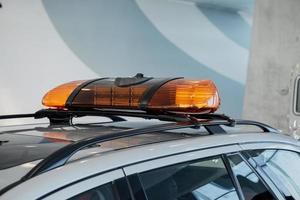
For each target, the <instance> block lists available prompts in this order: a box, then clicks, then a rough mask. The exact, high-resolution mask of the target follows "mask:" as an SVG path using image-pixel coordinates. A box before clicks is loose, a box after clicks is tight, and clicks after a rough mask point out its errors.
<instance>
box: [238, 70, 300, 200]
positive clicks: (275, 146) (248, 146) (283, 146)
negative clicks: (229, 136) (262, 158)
mask: <svg viewBox="0 0 300 200" xmlns="http://www.w3.org/2000/svg"><path fill="white" fill-rule="evenodd" d="M299 77H300V76H299ZM240 146H241V148H242V149H243V150H242V151H241V154H242V156H243V157H245V156H244V155H243V154H245V151H251V150H259V149H264V150H284V151H292V152H296V153H299V154H300V147H299V146H297V145H295V144H288V143H281V142H277V143H276V142H260V143H257V142H256V143H244V144H240ZM251 159H252V158H251ZM245 160H246V162H247V163H248V164H249V165H250V167H252V165H251V163H249V161H247V159H245ZM253 162H255V161H254V160H253ZM254 170H255V171H256V172H257V173H258V174H259V175H260V177H261V178H262V179H263V180H264V182H266V185H268V186H269V187H270V189H271V191H273V193H274V194H275V195H276V197H277V198H279V197H280V198H279V199H282V200H285V197H284V194H282V192H281V191H280V190H279V189H278V188H277V186H276V185H275V184H274V182H273V181H272V179H271V178H270V177H269V176H268V175H267V174H266V173H265V172H264V171H263V170H262V169H260V167H258V168H257V169H254Z"/></svg>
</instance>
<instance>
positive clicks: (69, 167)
mask: <svg viewBox="0 0 300 200" xmlns="http://www.w3.org/2000/svg"><path fill="white" fill-rule="evenodd" d="M246 143H247V144H251V143H266V144H267V143H269V144H275V146H276V144H279V143H281V144H290V145H296V146H298V147H299V142H298V141H296V140H294V139H293V138H291V137H289V136H286V135H282V134H268V133H247V134H239V133H234V134H226V135H222V134H221V135H213V136H201V137H195V138H186V139H181V140H173V141H166V142H161V143H153V144H147V145H141V146H135V147H132V148H126V149H121V150H117V151H107V152H104V153H98V154H95V155H93V156H89V157H86V156H83V157H82V155H77V156H75V158H73V159H72V160H71V161H70V162H68V163H67V164H66V165H64V166H62V167H59V168H56V169H55V170H50V171H48V172H45V173H42V174H40V175H39V176H36V177H33V178H31V179H29V180H27V181H26V182H24V183H22V184H21V187H19V186H17V187H15V188H13V189H12V191H11V192H12V193H15V192H20V191H21V190H24V188H25V189H26V188H28V189H29V188H31V187H32V186H33V185H39V191H38V192H37V193H40V194H45V193H46V192H49V191H52V190H57V189H58V188H60V187H63V186H64V185H67V184H71V183H73V182H77V181H79V180H83V179H85V178H86V177H91V176H93V175H95V174H101V172H105V171H110V170H112V169H117V168H120V167H124V166H129V165H131V164H134V163H141V162H143V161H149V160H152V159H158V158H163V157H166V156H170V155H178V154H181V153H188V152H193V151H197V150H206V149H208V148H214V147H216V148H221V147H224V146H229V145H240V144H246ZM93 150H94V148H92V149H89V150H86V152H83V154H88V153H89V152H90V151H93ZM128 155H130V156H128ZM79 171H80V173H78V172H79ZM58 177H59V178H58ZM45 180H47V181H45ZM28 198H29V196H28Z"/></svg>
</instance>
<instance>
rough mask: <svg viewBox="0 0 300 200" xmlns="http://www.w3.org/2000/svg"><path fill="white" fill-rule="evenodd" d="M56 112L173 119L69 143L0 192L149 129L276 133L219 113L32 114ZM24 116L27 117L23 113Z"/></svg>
mask: <svg viewBox="0 0 300 200" xmlns="http://www.w3.org/2000/svg"><path fill="white" fill-rule="evenodd" d="M52 114H53V115H54V116H56V117H57V116H58V115H57V114H59V115H60V114H62V115H63V116H69V117H75V116H85V115H95V116H107V117H117V116H118V115H120V116H135V117H142V118H146V119H160V120H167V121H175V122H170V123H166V124H159V125H154V126H149V127H145V128H139V129H130V130H125V131H121V132H116V133H111V134H107V135H101V136H96V137H91V138H87V139H84V140H80V141H77V142H74V143H72V144H69V145H67V146H65V147H63V148H61V149H59V150H57V151H56V152H54V153H52V154H51V155H50V156H48V157H47V158H45V159H44V160H43V161H41V162H40V163H38V164H37V165H36V166H35V167H34V168H33V169H32V170H30V171H29V172H28V173H27V174H26V175H25V176H24V177H23V178H22V179H20V180H19V181H17V182H15V183H13V184H11V185H8V186H7V187H5V188H3V189H2V190H1V191H0V195H1V194H3V193H5V192H6V191H8V190H9V189H11V188H13V187H14V186H16V185H18V184H20V183H22V182H24V181H26V180H28V179H30V178H32V177H35V176H37V175H39V174H41V173H44V172H46V171H49V170H52V169H55V168H57V167H60V166H63V165H65V164H66V163H67V161H68V160H69V159H70V158H71V157H72V156H73V155H74V154H75V153H77V152H78V151H80V150H82V149H84V148H88V147H90V146H93V145H95V144H98V143H102V142H106V141H110V140H115V139H120V138H125V137H131V136H135V135H142V134H147V133H151V132H159V131H167V130H174V129H181V128H198V127H200V126H203V127H205V128H206V129H207V131H208V132H209V134H218V133H226V131H225V130H224V129H222V128H221V126H220V125H225V126H235V125H253V126H257V127H259V128H261V129H262V131H263V132H274V133H278V130H276V129H274V128H272V127H270V126H268V125H266V124H263V123H259V122H255V121H250V120H234V119H231V118H230V117H228V116H226V115H222V114H193V115H186V114H185V115H182V114H178V113H170V114H168V115H167V114H165V115H154V114H148V113H144V112H143V113H141V112H139V113H137V112H124V111H116V110H115V111H101V112H100V111H57V110H41V111H38V112H37V113H35V114H34V117H35V118H42V117H49V118H51V117H52V116H53V115H52ZM25 117H27V116H25Z"/></svg>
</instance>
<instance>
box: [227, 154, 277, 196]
mask: <svg viewBox="0 0 300 200" xmlns="http://www.w3.org/2000/svg"><path fill="white" fill-rule="evenodd" d="M228 160H229V163H230V166H231V168H232V171H233V173H234V175H235V176H236V179H237V181H238V183H239V185H240V187H241V190H242V192H243V195H244V198H245V200H273V199H275V198H274V197H273V195H272V194H271V193H270V192H269V191H268V189H267V188H266V187H265V185H264V184H263V183H262V182H261V180H260V179H259V177H258V176H257V175H256V174H255V173H254V172H253V171H252V169H251V168H250V167H249V166H248V165H247V163H246V162H245V161H244V160H243V159H242V158H241V156H240V155H239V154H233V155H229V156H228Z"/></svg>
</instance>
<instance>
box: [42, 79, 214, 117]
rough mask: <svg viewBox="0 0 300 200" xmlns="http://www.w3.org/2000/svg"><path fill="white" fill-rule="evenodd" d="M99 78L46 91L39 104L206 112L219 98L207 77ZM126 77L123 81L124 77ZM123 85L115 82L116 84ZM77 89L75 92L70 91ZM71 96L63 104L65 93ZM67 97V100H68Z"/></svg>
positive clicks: (66, 96)
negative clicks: (201, 78)
mask: <svg viewBox="0 0 300 200" xmlns="http://www.w3.org/2000/svg"><path fill="white" fill-rule="evenodd" d="M123 79H124V81H123V82H122V78H117V79H112V78H107V79H99V80H98V81H93V82H90V83H89V84H86V85H85V86H84V87H82V88H80V90H78V88H77V87H78V86H79V85H81V84H82V83H83V82H84V81H74V82H71V83H67V84H64V85H61V86H58V87H57V88H54V89H53V90H51V91H50V92H48V93H47V94H46V95H45V97H44V99H43V104H44V105H45V106H47V107H56V108H66V109H70V110H72V109H76V110H78V109H80V108H81V109H86V108H107V109H132V110H145V111H155V112H162V111H173V112H186V113H187V112H189V113H210V112H214V111H216V110H217V109H218V107H219V105H220V99H219V95H218V91H217V88H216V86H215V85H214V83H213V82H212V81H210V80H186V79H182V78H175V79H155V78H144V77H134V78H132V80H131V78H123ZM125 79H126V80H125ZM120 82H121V83H126V84H123V85H122V84H119V83H120ZM76 88H77V90H76V91H77V92H78V91H79V92H78V93H77V94H75V95H74V94H72V92H74V90H75V89H76ZM70 95H72V96H74V98H73V99H72V101H71V102H69V103H68V105H66V101H67V100H68V98H69V96H70ZM69 100H70V99H69Z"/></svg>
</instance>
